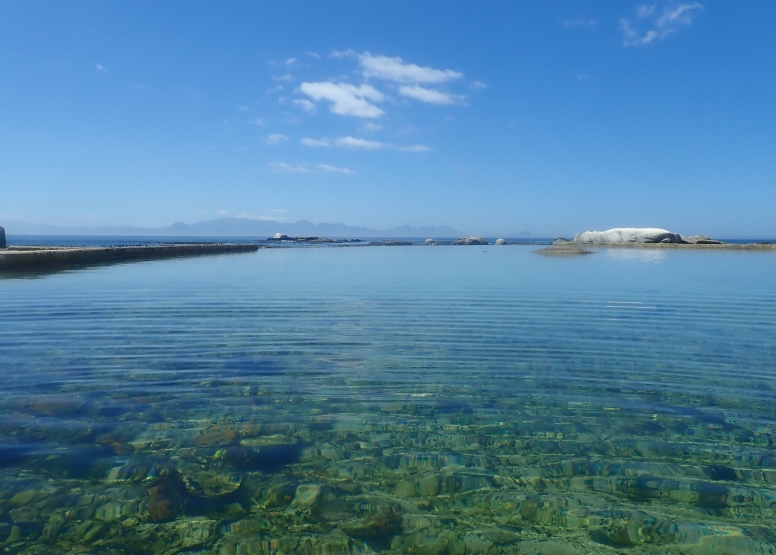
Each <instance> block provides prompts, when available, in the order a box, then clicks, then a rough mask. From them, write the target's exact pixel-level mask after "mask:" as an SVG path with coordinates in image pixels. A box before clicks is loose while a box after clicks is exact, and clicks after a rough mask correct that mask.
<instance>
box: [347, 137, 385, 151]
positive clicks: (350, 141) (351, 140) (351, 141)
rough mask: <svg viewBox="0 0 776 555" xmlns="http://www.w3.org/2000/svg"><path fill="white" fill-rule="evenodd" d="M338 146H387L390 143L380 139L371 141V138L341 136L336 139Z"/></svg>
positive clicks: (369, 147)
mask: <svg viewBox="0 0 776 555" xmlns="http://www.w3.org/2000/svg"><path fill="white" fill-rule="evenodd" d="M334 144H335V145H336V146H343V147H347V148H366V149H370V150H371V149H375V148H385V147H387V146H389V145H387V144H385V143H381V142H380V141H371V140H369V139H358V138H356V137H339V138H337V139H335V140H334Z"/></svg>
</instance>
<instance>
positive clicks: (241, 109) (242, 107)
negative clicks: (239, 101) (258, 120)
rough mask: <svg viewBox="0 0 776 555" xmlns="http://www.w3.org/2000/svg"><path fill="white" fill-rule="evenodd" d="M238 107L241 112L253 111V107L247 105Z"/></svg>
mask: <svg viewBox="0 0 776 555" xmlns="http://www.w3.org/2000/svg"><path fill="white" fill-rule="evenodd" d="M237 109H238V110H240V111H241V112H250V111H251V109H250V108H248V107H247V106H240V107H239V108H237Z"/></svg>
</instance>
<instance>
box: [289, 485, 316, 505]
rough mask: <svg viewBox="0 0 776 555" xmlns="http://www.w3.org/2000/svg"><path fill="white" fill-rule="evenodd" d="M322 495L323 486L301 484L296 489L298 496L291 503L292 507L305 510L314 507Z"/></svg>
mask: <svg viewBox="0 0 776 555" xmlns="http://www.w3.org/2000/svg"><path fill="white" fill-rule="evenodd" d="M320 495H321V486H316V485H313V484H301V485H300V486H299V487H297V488H296V495H294V500H293V501H292V502H291V506H292V507H300V508H305V507H309V506H311V505H313V504H314V503H315V502H316V501H317V500H318V497H320Z"/></svg>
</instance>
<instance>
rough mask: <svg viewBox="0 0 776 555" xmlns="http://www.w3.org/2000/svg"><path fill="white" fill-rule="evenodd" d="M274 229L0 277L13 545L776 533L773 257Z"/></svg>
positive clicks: (395, 547)
mask: <svg viewBox="0 0 776 555" xmlns="http://www.w3.org/2000/svg"><path fill="white" fill-rule="evenodd" d="M531 250H533V248H530V247H459V248H452V247H450V248H445V247H439V248H436V247H435V248H420V247H417V248H379V249H376V248H368V249H277V250H263V251H259V252H258V253H252V254H247V255H228V256H217V257H203V258H192V259H180V260H171V261H158V262H144V263H134V264H127V265H117V266H110V267H99V268H94V269H90V270H80V271H76V272H70V273H68V272H66V273H61V274H55V275H48V276H42V277H39V278H30V279H5V280H0V311H1V312H2V322H3V333H2V335H0V372H2V376H1V377H2V380H3V381H2V383H3V385H2V387H1V388H0V467H1V468H0V542H2V545H3V548H5V549H6V550H7V551H8V552H14V553H67V552H82V553H117V554H118V553H179V552H184V553H218V554H229V555H232V554H254V553H302V554H321V555H323V554H344V553H371V552H392V553H397V554H398V553H421V554H424V553H428V554H444V553H447V554H449V555H465V554H470V553H471V554H473V553H494V554H498V553H535V554H539V553H556V554H557V553H655V554H657V553H660V554H664V553H675V554H679V553H683V554H690V553H692V554H696V553H731V554H733V553H776V516H775V514H774V511H775V510H776V447H775V446H774V439H775V434H776V429H775V426H776V380H775V379H774V377H775V376H774V374H775V373H776V372H775V371H774V364H773V360H776V286H774V284H773V276H774V275H776V272H775V271H774V270H776V257H774V256H773V255H772V254H771V253H762V252H699V251H686V252H685V251H683V252H674V251H668V250H666V251H662V250H661V251H652V250H644V251H641V250H635V249H623V250H618V249H600V252H599V253H598V254H596V255H593V256H585V257H579V258H573V259H560V260H559V259H554V258H552V259H548V258H544V257H539V256H536V255H532V254H531V253H530V251H531Z"/></svg>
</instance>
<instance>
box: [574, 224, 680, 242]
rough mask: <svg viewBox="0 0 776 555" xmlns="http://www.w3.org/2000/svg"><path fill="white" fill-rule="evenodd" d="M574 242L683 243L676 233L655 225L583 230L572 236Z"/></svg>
mask: <svg viewBox="0 0 776 555" xmlns="http://www.w3.org/2000/svg"><path fill="white" fill-rule="evenodd" d="M574 242H575V243H601V244H604V245H606V244H618V243H684V242H685V241H684V240H683V239H682V236H681V235H679V234H678V233H674V232H672V231H668V230H666V229H660V228H657V227H616V228H614V229H609V230H606V231H583V232H581V233H577V235H576V236H575V237H574Z"/></svg>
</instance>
